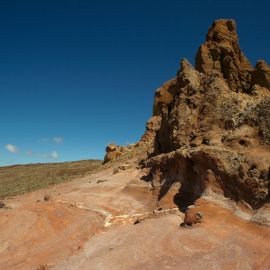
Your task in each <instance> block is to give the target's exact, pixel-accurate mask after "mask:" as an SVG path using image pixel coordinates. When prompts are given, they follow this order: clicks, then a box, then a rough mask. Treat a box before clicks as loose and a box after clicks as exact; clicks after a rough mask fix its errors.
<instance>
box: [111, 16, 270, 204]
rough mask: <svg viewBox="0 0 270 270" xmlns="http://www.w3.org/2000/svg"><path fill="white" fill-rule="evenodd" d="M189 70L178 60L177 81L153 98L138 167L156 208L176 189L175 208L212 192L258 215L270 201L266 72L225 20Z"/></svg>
mask: <svg viewBox="0 0 270 270" xmlns="http://www.w3.org/2000/svg"><path fill="white" fill-rule="evenodd" d="M195 62H196V63H195V68H194V67H193V66H192V65H191V64H190V63H189V62H188V61H187V60H186V59H183V60H182V61H181V67H180V70H179V71H178V72H177V75H176V77H175V78H174V79H172V80H170V81H168V82H166V83H165V84H164V85H163V86H162V87H161V88H159V89H158V90H157V91H156V93H155V99H154V108H153V118H151V119H150V122H148V125H147V127H148V128H147V132H146V135H144V136H143V140H141V141H140V142H139V143H140V144H144V143H145V142H146V141H148V145H149V147H148V156H147V158H145V159H144V160H143V161H142V164H143V165H144V166H145V167H147V168H149V170H150V173H149V178H151V181H152V185H153V186H154V188H155V190H156V192H157V194H158V196H157V198H158V200H159V199H160V198H162V196H164V194H166V192H167V191H168V190H169V189H170V186H171V185H172V184H173V183H174V182H180V183H181V187H180V189H179V191H178V192H177V193H176V194H175V197H174V199H175V202H176V203H177V204H178V205H180V207H186V206H188V205H190V204H192V203H193V202H194V201H195V200H196V199H197V198H199V197H200V196H202V194H207V193H209V192H215V193H218V194H222V195H224V196H225V197H229V198H230V199H232V200H234V201H236V202H238V203H242V204H244V205H247V206H249V207H252V208H254V209H258V208H260V207H261V206H262V205H263V204H264V203H266V202H267V201H268V200H269V188H270V184H269V183H270V182H269V180H270V170H269V166H270V151H269V150H270V146H269V144H270V67H269V66H268V65H267V64H266V63H265V62H264V61H259V62H258V63H257V65H256V67H255V68H253V67H252V65H251V64H250V63H249V61H248V59H247V58H246V57H245V56H244V54H243V52H242V51H241V49H240V46H239V42H238V35H237V32H236V23H235V21H234V20H224V19H221V20H217V21H215V22H214V23H213V25H212V26H211V28H210V29H209V31H208V33H207V36H206V41H205V43H204V44H202V45H201V46H200V47H199V50H198V52H197V54H196V61H195ZM149 134H151V135H149ZM150 146H151V147H150ZM107 153H109V151H107Z"/></svg>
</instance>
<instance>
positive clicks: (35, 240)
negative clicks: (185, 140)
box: [0, 164, 270, 270]
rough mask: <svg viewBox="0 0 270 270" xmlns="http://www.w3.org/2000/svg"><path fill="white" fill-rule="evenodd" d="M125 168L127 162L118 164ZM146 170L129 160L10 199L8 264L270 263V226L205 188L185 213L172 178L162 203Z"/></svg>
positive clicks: (1, 259) (1, 252)
mask: <svg viewBox="0 0 270 270" xmlns="http://www.w3.org/2000/svg"><path fill="white" fill-rule="evenodd" d="M117 168H120V169H117ZM144 175H145V172H143V171H142V170H138V169H136V168H134V167H132V166H126V164H124V165H121V166H117V167H116V168H115V167H112V168H105V169H104V170H101V171H99V172H97V173H95V174H93V175H89V176H86V177H84V178H81V179H78V180H75V181H73V182H71V183H66V184H59V185H57V186H54V187H52V188H49V189H44V190H39V191H35V192H32V193H29V194H25V195H22V196H17V197H15V198H13V199H7V200H5V201H4V202H5V208H1V209H0V212H1V219H0V230H1V234H0V243H1V244H0V269H5V270H15V269H18V270H19V269H20V270H21V269H29V270H32V269H33V270H36V269H63V270H64V269H65V270H66V269H93V270H98V269H103V270H107V269H110V270H111V269H116V270H120V269H209V270H210V269H241V270H242V269H252V270H253V269H269V268H270V258H269V248H270V228H269V227H268V226H265V225H258V224H256V223H255V222H253V221H252V220H251V219H252V215H251V213H248V212H243V211H242V210H241V209H240V208H238V207H237V206H236V205H235V204H233V202H231V201H229V200H228V201H226V200H224V201H222V200H219V199H217V198H214V197H213V196H211V195H208V196H204V197H202V198H201V199H200V200H198V201H197V202H196V205H194V206H192V207H190V216H191V219H192V217H193V215H192V213H194V214H195V213H198V212H199V213H200V214H201V215H202V216H203V217H202V219H201V220H200V223H197V224H194V225H193V226H180V224H181V223H183V221H184V213H182V212H181V211H179V209H178V208H177V206H176V205H175V204H174V202H173V194H174V191H173V190H175V189H177V188H178V187H174V186H172V192H168V193H167V194H166V196H164V197H163V198H162V200H161V201H160V204H159V208H158V209H157V208H156V202H155V200H153V190H152V186H151V184H150V183H149V182H146V181H144V180H142V179H141V178H142V177H143V176H144Z"/></svg>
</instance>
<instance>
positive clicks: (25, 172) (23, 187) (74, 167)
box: [0, 160, 102, 199]
mask: <svg viewBox="0 0 270 270" xmlns="http://www.w3.org/2000/svg"><path fill="white" fill-rule="evenodd" d="M101 164H102V161H100V160H82V161H74V162H64V163H46V164H29V165H16V166H9V167H0V199H3V198H5V197H11V196H14V195H18V194H23V193H26V192H30V191H33V190H37V189H42V188H46V187H48V186H51V185H55V184H59V183H63V182H68V181H71V180H73V179H75V178H77V177H80V176H84V175H87V174H89V173H91V172H93V171H94V170H96V169H97V168H99V166H101Z"/></svg>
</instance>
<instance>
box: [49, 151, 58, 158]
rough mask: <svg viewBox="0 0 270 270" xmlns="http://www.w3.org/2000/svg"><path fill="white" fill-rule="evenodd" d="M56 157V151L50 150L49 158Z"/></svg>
mask: <svg viewBox="0 0 270 270" xmlns="http://www.w3.org/2000/svg"><path fill="white" fill-rule="evenodd" d="M58 157H59V154H58V153H57V152H56V151H52V152H51V153H50V158H53V159H58Z"/></svg>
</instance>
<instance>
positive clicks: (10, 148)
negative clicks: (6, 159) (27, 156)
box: [6, 144, 19, 154]
mask: <svg viewBox="0 0 270 270" xmlns="http://www.w3.org/2000/svg"><path fill="white" fill-rule="evenodd" d="M6 149H7V150H8V151H9V152H10V153H13V154H15V153H18V151H19V149H18V148H17V147H16V146H15V145H13V144H7V145H6Z"/></svg>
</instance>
